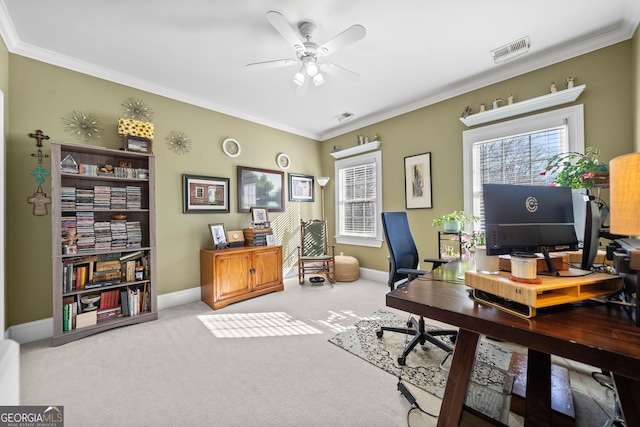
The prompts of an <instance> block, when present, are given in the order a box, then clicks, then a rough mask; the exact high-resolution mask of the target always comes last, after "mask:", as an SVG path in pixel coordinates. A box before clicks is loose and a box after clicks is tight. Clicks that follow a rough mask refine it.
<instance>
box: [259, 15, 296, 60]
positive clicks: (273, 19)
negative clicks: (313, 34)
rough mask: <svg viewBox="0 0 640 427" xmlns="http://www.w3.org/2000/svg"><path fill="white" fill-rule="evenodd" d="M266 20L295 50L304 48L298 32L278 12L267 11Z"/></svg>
mask: <svg viewBox="0 0 640 427" xmlns="http://www.w3.org/2000/svg"><path fill="white" fill-rule="evenodd" d="M267 20H268V21H269V22H270V23H271V25H273V28H275V29H276V30H277V31H278V32H279V33H280V35H281V36H282V37H283V38H284V39H285V40H286V41H287V43H289V45H291V46H292V47H293V48H294V49H295V50H296V52H298V51H302V50H304V44H303V42H302V40H301V39H300V37H299V36H298V34H297V33H296V32H295V31H293V28H291V25H289V23H288V22H287V20H286V19H284V16H282V15H281V14H280V13H279V12H276V11H274V10H271V11H269V12H267Z"/></svg>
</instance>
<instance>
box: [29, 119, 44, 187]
mask: <svg viewBox="0 0 640 427" xmlns="http://www.w3.org/2000/svg"><path fill="white" fill-rule="evenodd" d="M29 137H30V138H34V139H35V140H36V141H37V142H36V147H38V151H37V152H36V153H35V154H34V153H32V154H31V157H37V158H38V163H39V164H42V159H43V158H47V157H49V155H48V154H44V153H42V148H41V147H42V140H43V139H49V135H45V134H44V133H42V131H41V130H40V129H38V130H36V131H35V132H34V133H30V134H29ZM38 184H42V183H41V182H39V183H38Z"/></svg>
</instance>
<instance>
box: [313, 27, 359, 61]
mask: <svg viewBox="0 0 640 427" xmlns="http://www.w3.org/2000/svg"><path fill="white" fill-rule="evenodd" d="M366 35H367V30H366V29H365V28H364V27H363V26H362V25H358V24H356V25H353V26H351V27H349V28H347V29H346V30H344V31H343V32H341V33H340V34H338V35H337V36H335V37H334V38H332V39H330V40H328V41H327V42H325V43H324V44H323V45H322V46H320V47H318V55H322V56H326V55H329V54H330V53H333V52H335V51H337V50H340V49H342V48H343V47H346V46H349V45H350V44H352V43H355V42H357V41H358V40H362V39H363V38H364V36H366Z"/></svg>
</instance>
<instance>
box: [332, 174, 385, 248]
mask: <svg viewBox="0 0 640 427" xmlns="http://www.w3.org/2000/svg"><path fill="white" fill-rule="evenodd" d="M339 183H340V193H341V197H340V205H341V208H342V210H343V212H344V216H343V217H342V218H340V221H341V224H340V226H341V227H340V229H341V231H342V234H345V235H349V236H364V237H369V236H374V235H375V233H376V213H377V212H376V165H375V163H368V164H364V165H360V166H354V167H350V168H344V169H342V170H341V171H340V176H339Z"/></svg>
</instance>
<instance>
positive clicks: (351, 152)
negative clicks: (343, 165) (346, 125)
mask: <svg viewBox="0 0 640 427" xmlns="http://www.w3.org/2000/svg"><path fill="white" fill-rule="evenodd" d="M379 147H380V141H371V142H367V143H366V144H361V145H356V146H355V147H351V148H347V149H345V150H340V151H336V152H335V153H331V155H332V156H333V158H334V159H342V158H343V157H349V156H355V155H356V154H362V153H366V152H367V151H373V150H377V149H378V148H379Z"/></svg>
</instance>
